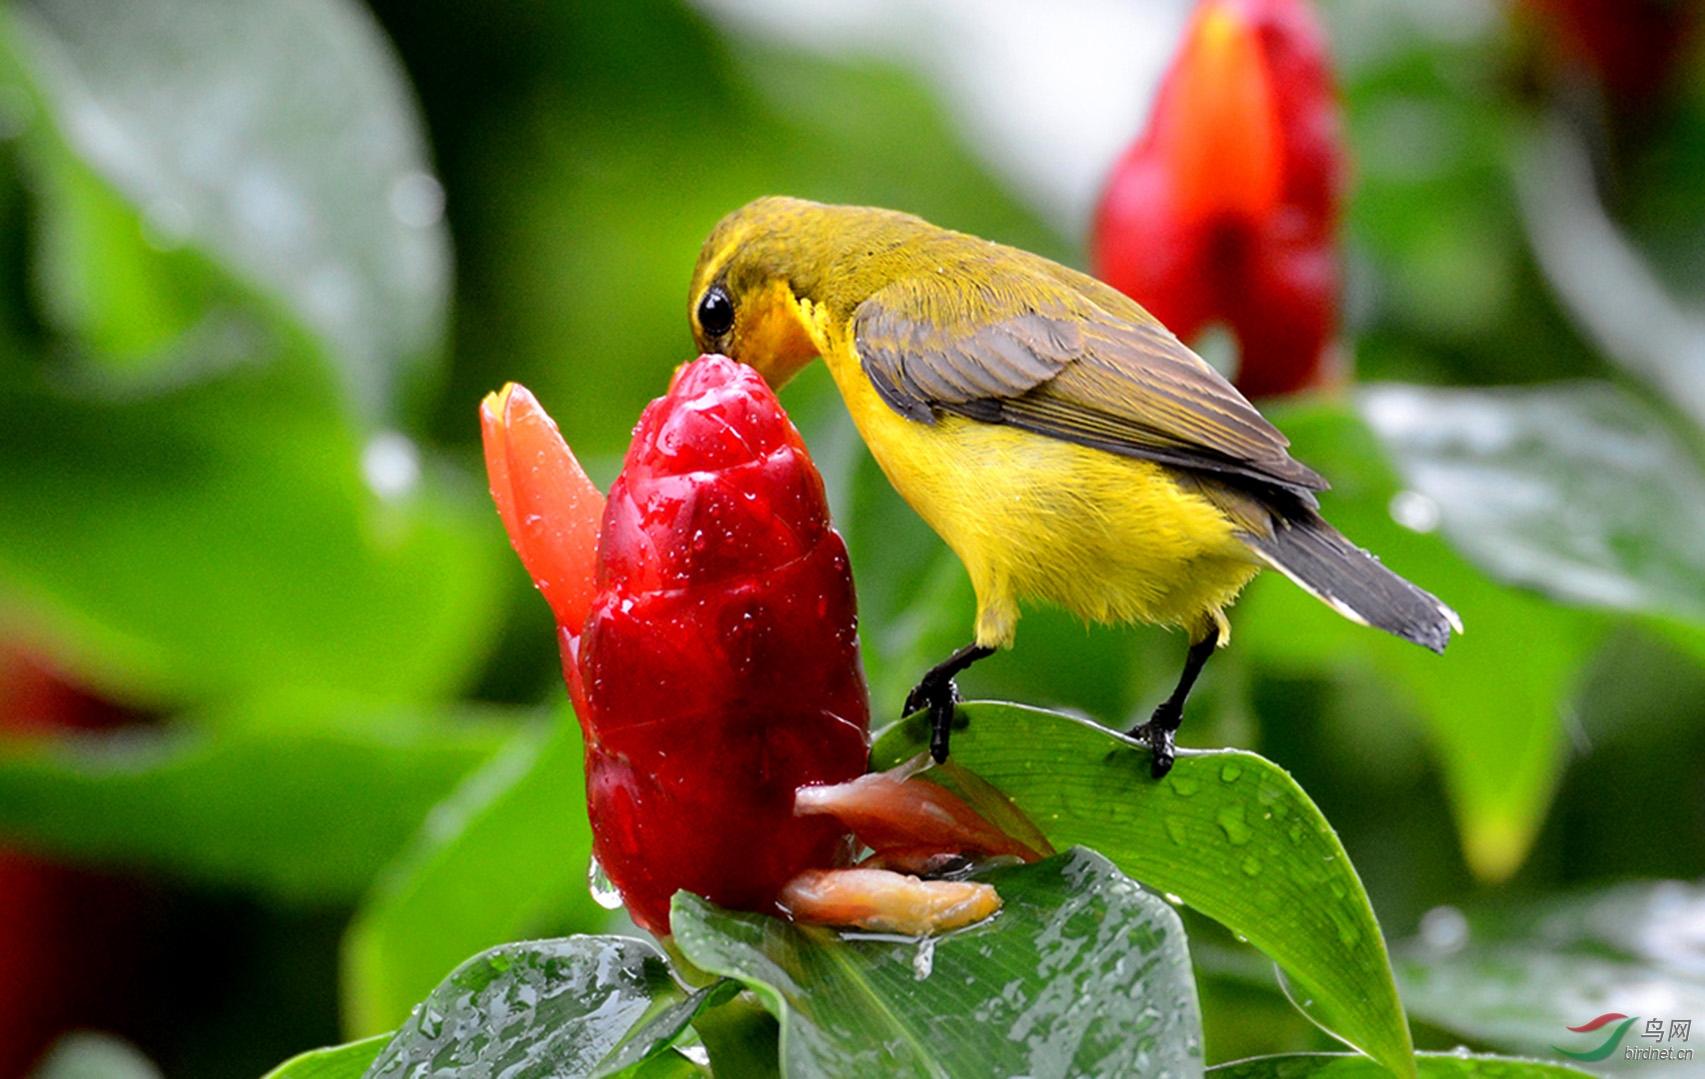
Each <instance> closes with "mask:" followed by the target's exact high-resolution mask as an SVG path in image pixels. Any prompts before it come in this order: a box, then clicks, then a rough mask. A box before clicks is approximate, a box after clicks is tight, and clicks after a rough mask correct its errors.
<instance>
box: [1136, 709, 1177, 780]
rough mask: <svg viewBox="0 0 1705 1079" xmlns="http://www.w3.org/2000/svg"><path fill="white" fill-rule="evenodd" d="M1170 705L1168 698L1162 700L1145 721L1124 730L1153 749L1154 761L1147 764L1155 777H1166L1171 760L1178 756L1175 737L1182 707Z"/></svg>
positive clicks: (1170, 766)
mask: <svg viewBox="0 0 1705 1079" xmlns="http://www.w3.org/2000/svg"><path fill="white" fill-rule="evenodd" d="M1171 705H1172V702H1171V701H1170V700H1168V701H1163V702H1162V703H1161V705H1160V707H1159V708H1156V709H1155V710H1154V715H1153V716H1151V717H1150V718H1149V721H1148V722H1147V723H1139V724H1137V725H1136V726H1135V727H1132V728H1131V729H1130V730H1129V731H1127V732H1126V734H1127V735H1129V736H1130V737H1132V738H1135V739H1136V740H1137V741H1139V742H1147V743H1148V747H1149V749H1151V750H1153V751H1154V761H1153V763H1151V764H1150V765H1149V774H1150V775H1152V776H1153V777H1154V778H1156V779H1165V778H1166V773H1168V772H1170V771H1172V762H1173V761H1174V760H1175V759H1177V756H1178V751H1177V745H1176V741H1175V739H1176V736H1177V734H1178V727H1179V725H1180V724H1181V723H1182V722H1183V720H1184V709H1183V708H1182V707H1169V706H1171Z"/></svg>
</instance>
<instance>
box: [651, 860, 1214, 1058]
mask: <svg viewBox="0 0 1705 1079" xmlns="http://www.w3.org/2000/svg"><path fill="white" fill-rule="evenodd" d="M985 879H986V880H987V881H988V882H989V883H991V884H993V885H994V886H995V887H996V888H997V890H999V892H1000V894H1001V897H1002V900H1003V902H1004V904H1005V905H1004V906H1003V908H1002V910H1001V912H1000V913H998V914H996V915H995V916H994V917H992V918H990V919H988V920H987V921H985V922H983V923H980V924H978V925H976V926H970V927H967V928H966V929H963V930H959V931H957V932H954V933H950V934H946V935H944V936H941V937H939V938H925V939H923V940H917V939H912V938H896V937H876V936H871V935H866V934H854V933H849V934H840V933H836V932H835V931H833V930H829V929H826V928H822V927H817V926H799V925H794V924H792V923H789V922H784V921H781V920H778V919H775V918H770V917H766V916H764V915H758V914H741V913H734V912H729V911H722V910H718V909H716V908H714V907H712V906H710V905H709V904H708V903H706V902H704V901H703V900H701V899H699V898H698V897H696V896H692V895H690V894H688V893H684V892H683V893H679V894H677V895H676V897H675V907H674V910H673V913H672V916H671V917H672V924H673V925H674V927H675V940H676V943H677V944H678V945H679V947H680V948H681V950H682V951H683V952H684V953H685V954H686V956H687V957H688V958H689V959H690V960H691V961H692V962H693V963H695V964H696V965H698V966H700V967H702V968H703V969H705V970H708V971H711V972H713V973H719V974H723V975H724V976H727V977H733V978H737V979H739V980H741V981H743V982H745V983H746V984H747V985H748V987H750V988H752V989H753V990H754V991H755V992H757V993H758V995H759V996H760V998H761V999H763V1000H764V1001H765V1002H766V1005H767V1006H768V1007H769V1008H770V1009H771V1010H772V1012H774V1013H775V1014H776V1015H777V1017H778V1018H779V1019H780V1020H781V1027H782V1035H781V1038H782V1049H781V1051H782V1067H783V1070H784V1072H785V1073H786V1074H788V1075H790V1076H795V1077H803V1076H825V1077H829V1076H870V1075H885V1076H886V1075H925V1076H950V1075H1031V1076H1038V1077H1040V1076H1067V1075H1160V1074H1169V1075H1173V1076H1189V1075H1199V1074H1200V1073H1201V1069H1202V1048H1201V1033H1200V1032H1201V1027H1200V1019H1199V1013H1198V1011H1197V1005H1196V994H1195V984H1194V981H1193V979H1192V977H1191V974H1190V968H1189V957H1188V954H1187V952H1186V950H1185V946H1184V938H1183V928H1182V926H1181V925H1180V923H1179V922H1178V919H1177V915H1176V914H1175V913H1174V912H1173V911H1172V910H1171V909H1170V908H1169V907H1168V906H1167V904H1166V903H1164V902H1163V901H1161V900H1160V899H1159V898H1158V897H1155V896H1153V895H1150V894H1148V893H1146V892H1144V891H1143V890H1142V889H1141V888H1140V887H1138V886H1137V885H1136V884H1135V883H1134V882H1133V881H1131V880H1129V879H1128V878H1126V877H1124V876H1123V875H1122V874H1120V873H1118V872H1117V871H1116V870H1115V869H1114V868H1113V867H1112V865H1111V864H1110V863H1108V862H1107V860H1106V859H1104V858H1102V857H1101V856H1099V855H1097V854H1094V853H1093V852H1089V851H1083V850H1074V851H1069V852H1067V853H1065V854H1062V855H1058V856H1056V857H1054V858H1051V859H1048V860H1046V861H1044V862H1040V863H1037V864H1035V865H1032V866H1021V867H1016V868H1010V869H1004V870H998V871H996V872H994V873H991V874H989V875H988V876H987V877H986V878H985Z"/></svg>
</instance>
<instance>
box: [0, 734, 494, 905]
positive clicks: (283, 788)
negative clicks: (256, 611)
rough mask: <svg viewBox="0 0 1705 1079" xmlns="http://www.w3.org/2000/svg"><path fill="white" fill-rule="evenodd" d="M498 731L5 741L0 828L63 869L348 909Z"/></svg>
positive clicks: (488, 749)
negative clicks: (131, 871) (109, 869)
mask: <svg viewBox="0 0 1705 1079" xmlns="http://www.w3.org/2000/svg"><path fill="white" fill-rule="evenodd" d="M503 733H504V732H503V731H502V729H501V728H497V727H495V726H492V725H488V724H462V723H450V722H445V721H442V720H438V721H424V722H423V721H422V720H421V719H420V718H419V717H412V716H398V715H385V714H374V713H371V712H364V711H361V710H351V711H350V712H349V713H347V714H345V715H344V716H342V717H340V718H339V719H337V720H326V721H323V722H322V721H313V722H310V721H305V720H303V721H298V722H295V723H286V722H282V721H280V722H253V723H241V724H236V723H233V724H221V723H216V722H213V723H207V724H204V725H203V726H202V727H201V728H200V729H193V730H192V729H184V730H175V731H170V732H167V733H163V734H157V733H153V732H133V733H125V734H115V735H104V736H93V735H85V736H77V737H60V738H56V739H54V740H52V741H51V742H47V741H43V742H24V741H18V740H3V741H0V835H4V836H5V837H6V843H7V844H8V845H20V846H23V847H26V848H30V849H36V850H46V851H51V852H53V853H54V854H55V855H56V856H59V857H63V858H66V859H69V860H72V861H80V862H101V863H110V864H118V865H138V866H150V867H154V868H158V869H162V870H165V871H167V872H170V873H173V874H177V875H180V876H183V877H187V878H189V879H192V880H198V881H207V882H214V883H219V884H226V885H239V886H242V887H248V888H256V889H260V890H262V891H264V892H267V893H270V894H272V895H275V896H278V897H280V898H283V899H286V900H290V901H297V902H300V901H304V900H318V901H326V900H333V901H339V900H349V899H353V898H354V897H355V896H357V895H359V894H360V893H361V892H362V891H363V890H364V889H365V888H366V887H367V886H368V884H369V882H370V881H371V880H372V879H373V877H374V875H375V874H376V873H378V871H379V870H380V869H381V868H382V867H383V866H384V865H385V864H386V863H387V862H388V861H390V859H391V858H392V857H394V856H395V855H396V853H397V851H399V850H400V849H402V847H403V846H404V844H405V843H407V842H408V839H409V837H410V836H411V835H413V834H414V832H415V830H416V829H417V828H418V827H419V825H420V822H421V820H422V819H423V818H424V817H425V816H426V814H427V811H428V810H430V809H431V808H432V807H433V806H434V805H435V804H437V803H438V802H439V801H440V800H441V799H442V798H443V797H444V796H445V795H446V794H448V793H449V792H450V790H451V789H452V788H453V787H454V786H455V784H456V783H457V781H458V780H460V779H461V778H462V776H463V775H465V774H467V773H468V772H469V771H470V770H472V769H474V768H475V767H477V766H478V765H479V764H480V763H481V762H482V761H484V760H486V759H487V758H488V757H490V756H491V754H492V753H494V752H495V751H496V750H497V748H498V746H499V745H501V744H502V738H503Z"/></svg>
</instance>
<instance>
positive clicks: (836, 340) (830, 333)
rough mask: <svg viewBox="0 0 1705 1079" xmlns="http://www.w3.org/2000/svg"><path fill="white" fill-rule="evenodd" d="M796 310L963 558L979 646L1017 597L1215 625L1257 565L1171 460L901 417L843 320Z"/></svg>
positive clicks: (905, 491)
mask: <svg viewBox="0 0 1705 1079" xmlns="http://www.w3.org/2000/svg"><path fill="white" fill-rule="evenodd" d="M805 321H806V322H807V324H808V325H812V326H813V329H814V331H815V332H813V334H812V336H813V337H814V338H817V343H818V345H819V347H820V349H821V354H822V356H823V359H824V361H825V362H826V363H827V364H828V366H829V371H830V373H831V375H832V376H833V377H834V380H835V384H836V386H837V387H838V388H839V390H840V392H841V396H842V397H843V398H844V399H845V401H846V405H847V410H848V411H849V412H850V413H851V414H852V418H853V422H854V423H855V424H856V425H857V426H858V429H859V434H860V435H862V436H863V438H864V442H865V444H866V445H867V446H869V447H870V451H871V454H872V455H873V456H874V457H875V458H876V462H877V464H878V465H880V466H881V468H882V471H883V472H884V473H885V474H886V475H887V477H888V480H889V482H890V483H892V484H893V485H894V488H895V489H896V490H898V491H899V492H900V494H901V496H902V497H904V498H905V499H906V501H907V502H908V503H910V504H911V506H912V508H913V509H914V510H916V511H917V512H918V514H919V516H921V517H923V519H924V520H925V521H926V522H927V523H928V524H929V526H930V527H931V528H933V529H934V530H935V531H936V533H937V534H939V535H940V536H941V538H942V539H943V540H944V541H946V543H947V545H948V546H949V547H951V548H952V549H953V551H954V553H955V554H957V555H958V556H959V559H960V561H962V562H963V563H964V564H965V569H966V571H967V572H968V573H969V574H970V576H971V583H972V586H973V587H974V588H975V589H976V592H977V607H978V611H977V627H976V637H977V643H978V644H981V645H986V646H1002V647H1004V646H1008V645H1010V644H1011V643H1012V639H1013V634H1014V631H1015V629H1016V624H1017V621H1018V602H1017V601H1018V600H1019V599H1020V598H1027V599H1039V600H1043V601H1045V602H1050V603H1055V604H1058V605H1060V606H1062V607H1064V608H1066V609H1067V610H1069V611H1071V612H1073V613H1074V614H1077V615H1078V616H1079V617H1082V618H1084V619H1086V620H1092V621H1098V622H1133V621H1140V622H1152V623H1158V624H1161V625H1181V626H1184V627H1186V628H1189V629H1191V630H1192V631H1193V632H1194V631H1197V630H1199V629H1201V628H1205V624H1206V623H1218V624H1220V625H1222V626H1223V625H1224V620H1223V618H1221V616H1220V615H1219V611H1220V609H1221V608H1222V607H1224V606H1225V605H1226V604H1228V603H1230V602H1231V601H1232V599H1233V598H1235V597H1236V595H1237V593H1238V591H1239V589H1241V588H1242V587H1243V586H1244V584H1246V583H1247V582H1248V581H1249V579H1250V578H1251V577H1253V576H1254V575H1255V573H1256V571H1257V569H1258V567H1257V565H1256V564H1255V562H1254V560H1253V556H1252V555H1251V553H1250V551H1249V549H1248V548H1247V547H1245V546H1244V545H1243V544H1242V543H1240V542H1239V541H1238V540H1237V539H1236V538H1235V537H1234V536H1233V531H1234V528H1233V525H1232V523H1231V522H1230V521H1229V520H1228V519H1227V518H1226V517H1225V515H1224V514H1223V513H1221V512H1220V511H1219V510H1218V509H1216V508H1215V507H1214V506H1213V505H1212V504H1211V503H1210V502H1208V501H1207V500H1206V499H1205V498H1203V497H1202V496H1201V495H1200V494H1197V493H1195V492H1194V491H1191V490H1188V489H1187V488H1186V487H1185V486H1181V485H1180V484H1179V483H1178V482H1176V481H1175V480H1174V479H1173V478H1172V476H1171V475H1170V474H1169V473H1168V472H1167V470H1166V469H1164V468H1163V467H1161V466H1159V465H1156V464H1154V463H1152V462H1149V461H1142V460H1138V459H1135V458H1130V457H1122V456H1119V455H1116V454H1112V453H1107V452H1105V451H1102V450H1096V449H1091V448H1088V447H1085V446H1079V445H1077V444H1076V443H1072V442H1065V441H1062V440H1060V439H1054V438H1049V437H1047V436H1044V435H1038V434H1033V433H1030V432H1027V431H1021V430H1018V429H1016V428H1013V427H1006V426H1001V425H997V424H988V423H981V422H978V421H975V420H969V419H965V418H963V417H960V416H953V415H945V414H944V415H941V416H939V417H938V418H937V421H936V423H935V424H934V425H927V424H921V423H917V422H914V421H912V420H908V419H906V418H905V417H903V416H901V415H900V414H899V413H897V412H895V411H894V410H893V409H892V408H890V407H889V406H888V405H887V404H886V403H885V402H884V401H883V400H882V399H881V398H880V397H879V396H877V393H876V390H875V387H873V386H872V385H871V383H870V380H869V379H867V378H866V377H865V376H864V372H863V370H862V368H861V367H860V365H859V361H858V358H857V355H856V353H855V351H854V349H853V347H852V342H851V340H850V336H848V334H847V333H846V331H844V330H837V329H836V328H835V327H833V326H829V325H826V324H825V323H824V322H822V321H819V320H814V319H811V318H807V319H806V320H805Z"/></svg>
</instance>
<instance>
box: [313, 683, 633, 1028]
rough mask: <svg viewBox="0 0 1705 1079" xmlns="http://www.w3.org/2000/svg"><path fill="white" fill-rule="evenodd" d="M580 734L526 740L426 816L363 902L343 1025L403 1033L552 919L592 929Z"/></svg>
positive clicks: (539, 732)
mask: <svg viewBox="0 0 1705 1079" xmlns="http://www.w3.org/2000/svg"><path fill="white" fill-rule="evenodd" d="M591 850H592V834H591V830H590V827H589V826H588V824H587V821H586V794H585V780H584V778H583V775H582V769H581V747H580V735H579V729H578V727H576V725H575V723H574V719H573V716H572V715H567V714H564V715H561V716H559V717H557V721H556V722H553V723H550V724H549V725H548V726H547V727H543V728H540V729H534V730H528V731H524V732H522V733H520V734H518V735H516V736H515V737H514V738H513V739H511V741H510V743H509V744H508V745H507V746H506V747H505V748H504V750H503V751H502V752H501V753H499V754H497V755H496V756H494V757H493V758H492V759H491V760H489V761H487V762H486V763H485V764H484V765H483V766H482V767H481V768H480V769H479V770H478V771H475V772H472V773H470V774H469V775H468V776H467V777H466V778H465V779H463V780H462V782H461V783H460V784H459V785H458V786H457V788H456V790H455V791H454V792H453V793H451V795H450V797H449V798H447V799H445V800H444V801H443V802H441V803H440V804H439V805H437V806H436V807H434V808H433V810H432V813H431V815H430V816H428V817H427V818H426V822H425V824H424V825H423V826H422V827H421V830H420V832H419V834H418V835H416V837H415V839H414V842H413V843H412V844H411V845H410V846H409V848H408V849H407V850H405V851H404V852H403V854H402V856H401V857H400V858H399V859H398V861H397V862H396V863H395V864H394V865H393V866H392V867H391V868H390V870H389V871H388V872H387V873H386V874H385V875H384V876H383V877H381V879H380V881H379V883H378V884H377V885H376V886H375V887H374V889H373V890H372V891H371V892H370V893H369V894H368V896H367V898H366V900H365V901H364V902H363V904H362V908H361V911H360V913H359V914H357V916H356V918H355V921H354V922H353V923H352V924H351V925H350V928H349V931H348V935H347V936H346V937H345V940H344V978H343V999H344V1027H345V1029H346V1030H347V1031H349V1032H351V1033H355V1034H365V1033H372V1032H376V1031H380V1030H389V1029H393V1028H395V1027H396V1025H397V1024H398V1023H401V1022H402V1021H403V1020H404V1019H405V1018H406V1017H407V1016H408V1013H409V1009H410V1008H412V1007H413V1006H414V1004H415V1002H416V1001H418V1000H420V999H421V998H422V997H423V996H425V995H426V994H427V992H428V991H430V990H431V989H432V987H433V986H434V985H436V984H438V982H439V981H440V980H442V979H443V977H444V976H445V974H446V973H448V972H449V971H450V970H451V969H452V968H454V967H455V966H456V964H457V963H460V962H461V961H462V960H463V959H465V958H467V957H468V956H469V955H472V954H473V953H475V952H477V951H479V950H481V949H482V948H489V947H492V946H493V945H496V944H500V943H502V942H504V941H507V940H514V939H517V938H518V937H521V936H524V935H526V934H527V933H528V932H529V931H537V930H538V929H540V928H542V927H543V924H542V923H545V922H546V921H547V920H549V922H550V925H551V926H552V927H553V928H554V927H555V926H558V925H569V926H578V927H582V928H590V927H592V926H593V925H594V924H596V923H597V922H598V921H601V920H602V919H601V916H602V914H603V913H604V912H603V910H602V909H601V908H599V907H597V906H596V905H595V904H593V902H592V901H591V899H590V898H589V896H588V895H587V891H586V867H587V864H588V860H589V859H590V858H591Z"/></svg>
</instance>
